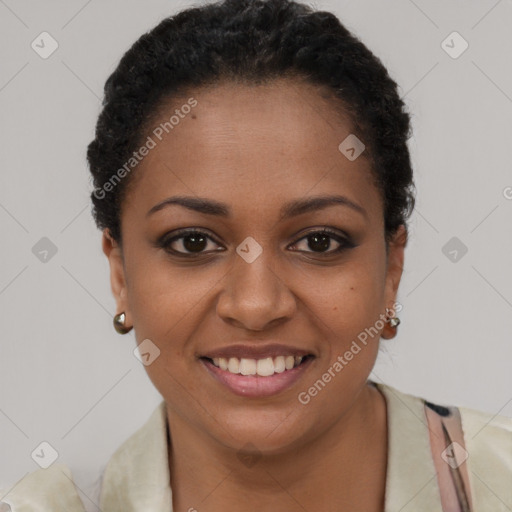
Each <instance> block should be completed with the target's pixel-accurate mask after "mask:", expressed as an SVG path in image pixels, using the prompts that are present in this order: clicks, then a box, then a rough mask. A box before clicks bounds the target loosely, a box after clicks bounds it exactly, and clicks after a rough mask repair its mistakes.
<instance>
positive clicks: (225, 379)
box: [199, 352, 315, 398]
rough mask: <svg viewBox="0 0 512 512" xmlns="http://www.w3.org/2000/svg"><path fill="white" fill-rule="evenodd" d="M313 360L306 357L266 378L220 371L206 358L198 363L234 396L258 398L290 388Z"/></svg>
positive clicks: (202, 358)
mask: <svg viewBox="0 0 512 512" xmlns="http://www.w3.org/2000/svg"><path fill="white" fill-rule="evenodd" d="M215 353H216V352H215ZM221 357H222V356H221ZM314 359H315V357H308V358H306V359H305V360H304V362H302V363H301V364H300V365H299V366H296V367H295V368H292V369H291V370H285V371H284V372H282V373H274V375H270V376H268V377H261V376H260V375H241V374H235V373H231V372H229V371H227V370H222V369H221V368H218V367H217V366H215V365H214V364H213V363H212V362H211V361H210V360H209V359H206V356H205V357H201V358H200V359H199V361H200V363H201V364H202V365H203V366H204V367H205V368H206V370H207V371H208V372H209V373H210V375H212V376H213V377H214V378H215V379H216V380H217V381H218V382H220V383H222V384H223V385H225V386H226V387H227V388H228V389H229V390H230V391H231V392H232V393H234V394H235V395H239V396H243V397H252V398H258V397H269V396H272V395H276V394H278V393H281V392H283V391H285V390H287V389H289V388H291V387H292V386H293V384H295V383H296V382H297V381H298V379H300V378H301V377H302V376H303V375H304V373H305V372H306V371H307V369H308V368H309V366H310V365H311V363H312V361H313V360H314Z"/></svg>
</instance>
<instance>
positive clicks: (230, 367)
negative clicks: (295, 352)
mask: <svg viewBox="0 0 512 512" xmlns="http://www.w3.org/2000/svg"><path fill="white" fill-rule="evenodd" d="M302 359H303V357H301V356H277V357H274V358H272V357H266V358H265V359H245V358H242V359H238V358H237V357H230V358H229V359H228V358H226V357H214V358H213V364H214V365H215V366H217V367H218V368H220V369H221V370H224V371H228V372H230V373H235V374H242V375H259V376H260V377H269V376H271V375H274V373H283V372H284V371H285V370H291V369H292V368H295V367H296V366H298V365H299V364H300V363H301V362H302Z"/></svg>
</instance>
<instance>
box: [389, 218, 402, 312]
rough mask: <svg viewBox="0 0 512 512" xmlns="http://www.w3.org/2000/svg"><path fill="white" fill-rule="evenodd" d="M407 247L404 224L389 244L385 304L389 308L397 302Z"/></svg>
mask: <svg viewBox="0 0 512 512" xmlns="http://www.w3.org/2000/svg"><path fill="white" fill-rule="evenodd" d="M406 245H407V230H406V228H405V226H404V225H403V224H402V225H400V227H399V228H398V230H397V232H396V233H395V235H394V236H393V239H392V240H391V241H390V243H389V252H388V258H387V271H386V287H385V302H386V307H387V308H392V306H393V304H394V303H395V302H396V295H397V291H398V286H399V284H400V279H401V278H402V271H403V268H404V251H405V247H406Z"/></svg>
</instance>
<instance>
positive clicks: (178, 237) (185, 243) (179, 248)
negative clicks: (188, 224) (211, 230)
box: [158, 230, 217, 256]
mask: <svg viewBox="0 0 512 512" xmlns="http://www.w3.org/2000/svg"><path fill="white" fill-rule="evenodd" d="M210 242H211V244H210V245H209V243H210ZM158 245H159V246H160V247H162V248H163V249H165V250H166V251H168V252H170V253H175V254H179V255H185V256H186V255H189V254H190V255H192V254H203V253H206V252H211V249H213V250H215V248H214V247H215V245H217V243H216V242H215V241H214V240H213V239H212V238H211V237H210V236H208V235H207V234H206V233H204V232H202V231H196V230H188V231H181V232H179V233H178V234H175V235H174V236H172V237H168V236H165V237H164V238H163V239H162V240H161V241H160V242H159V244H158ZM212 245H213V247H212ZM208 247H210V250H207V249H208Z"/></svg>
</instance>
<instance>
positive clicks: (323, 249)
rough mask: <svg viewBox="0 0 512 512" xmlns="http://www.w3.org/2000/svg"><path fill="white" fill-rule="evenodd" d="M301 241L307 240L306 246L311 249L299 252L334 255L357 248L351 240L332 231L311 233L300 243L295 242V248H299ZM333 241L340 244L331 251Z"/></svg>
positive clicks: (323, 230)
mask: <svg viewBox="0 0 512 512" xmlns="http://www.w3.org/2000/svg"><path fill="white" fill-rule="evenodd" d="M301 240H305V241H306V243H305V244H304V245H305V246H306V248H307V249H310V250H303V249H299V251H301V252H313V253H319V254H322V253H323V254H334V253H338V252H341V251H343V250H345V249H349V248H352V247H355V245H354V244H353V243H352V242H351V241H350V240H348V239H347V238H345V237H343V236H341V235H340V234H338V233H336V232H335V231H331V230H329V229H322V230H319V231H313V232H311V233H308V234H307V235H306V236H305V237H302V238H301V239H300V240H299V241H298V242H295V244H293V247H298V245H299V242H300V241H301ZM333 240H334V241H335V242H336V243H337V244H338V247H335V248H334V249H331V250H329V249H330V248H331V247H332V244H333Z"/></svg>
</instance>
